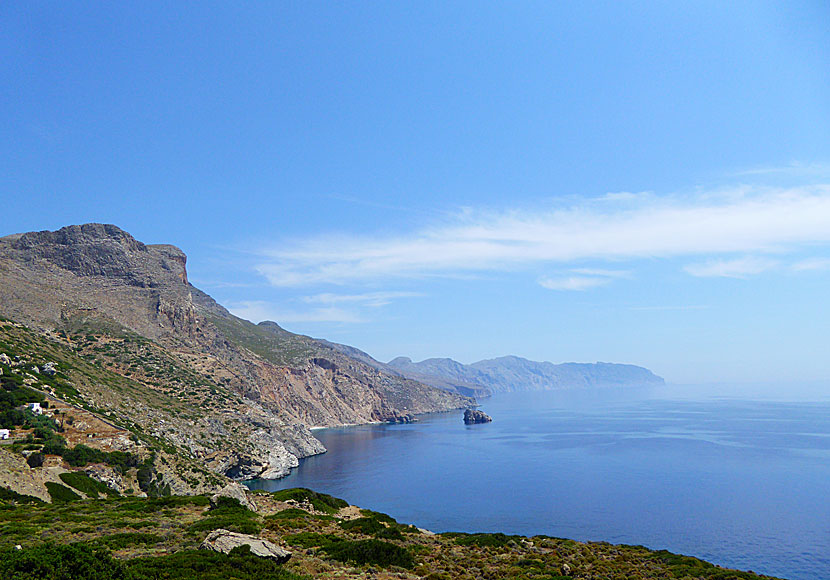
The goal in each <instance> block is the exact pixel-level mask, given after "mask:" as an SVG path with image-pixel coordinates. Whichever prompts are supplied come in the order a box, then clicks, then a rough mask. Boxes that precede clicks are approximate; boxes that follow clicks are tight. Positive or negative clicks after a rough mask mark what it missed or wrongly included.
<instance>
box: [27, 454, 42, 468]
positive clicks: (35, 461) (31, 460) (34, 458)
mask: <svg viewBox="0 0 830 580" xmlns="http://www.w3.org/2000/svg"><path fill="white" fill-rule="evenodd" d="M26 463H28V464H29V467H31V468H35V467H40V466H41V465H43V453H32V454H31V455H29V457H27V458H26Z"/></svg>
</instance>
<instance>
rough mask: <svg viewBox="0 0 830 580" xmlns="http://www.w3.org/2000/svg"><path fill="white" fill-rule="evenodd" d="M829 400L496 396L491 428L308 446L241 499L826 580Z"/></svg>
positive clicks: (697, 393) (367, 431) (379, 428)
mask: <svg viewBox="0 0 830 580" xmlns="http://www.w3.org/2000/svg"><path fill="white" fill-rule="evenodd" d="M824 387H826V386H824V385H817V386H816V385H814V388H813V391H812V392H811V393H804V392H803V391H800V392H802V394H800V395H798V396H796V395H795V394H794V391H793V389H792V388H774V389H771V390H766V391H763V392H762V391H760V390H755V391H753V392H752V395H751V396H749V397H747V394H746V393H747V391H746V387H735V388H729V387H724V386H718V387H707V388H703V387H695V386H673V387H657V388H644V389H633V390H625V391H623V390H614V389H600V390H590V391H586V390H579V391H577V390H571V391H567V390H566V391H547V392H525V393H511V394H504V395H500V396H496V397H493V398H490V399H487V400H484V401H483V405H482V409H483V410H485V411H486V412H487V413H488V414H490V415H491V416H492V417H493V419H494V421H493V423H489V424H483V425H464V423H463V421H462V419H461V414H460V413H446V414H436V415H427V416H423V417H421V420H420V422H418V423H415V424H409V425H365V426H357V427H348V428H341V429H327V430H321V431H316V432H315V435H316V436H317V437H318V438H319V439H320V440H321V441H322V442H323V443H324V444H325V446H326V447H327V448H328V450H329V451H328V453H326V454H324V455H320V456H315V457H310V458H307V459H305V460H302V461H301V463H300V467H299V469H297V470H295V471H294V472H293V473H292V474H291V475H289V476H288V477H286V478H284V479H282V480H276V481H253V482H249V485H250V487H253V488H264V489H269V490H276V489H282V488H288V487H310V488H312V489H315V490H319V491H322V492H326V493H331V494H333V495H335V496H338V497H343V498H345V499H347V500H348V501H350V502H351V503H353V504H359V505H371V506H373V508H374V509H377V510H381V511H384V512H388V513H390V514H392V515H393V516H395V517H396V518H398V519H399V520H401V521H406V522H412V523H414V524H416V525H418V526H421V527H424V528H427V529H431V530H434V531H447V530H455V531H494V532H495V531H500V532H506V533H516V534H523V535H533V534H547V535H551V536H558V537H568V538H573V539H579V540H600V541H608V542H611V543H625V544H643V545H645V546H647V547H650V548H655V549H663V548H665V549H669V550H671V551H674V552H679V553H685V554H691V555H695V556H699V557H701V558H704V559H707V560H709V561H712V562H715V563H718V564H721V565H724V566H729V567H735V568H740V569H745V570H746V569H752V570H754V571H755V572H759V573H765V574H771V575H776V576H780V577H784V578H790V579H793V580H808V579H816V578H828V577H830V557H828V554H830V524H828V522H830V503H828V501H827V482H828V481H830V461H828V460H830V399H828V397H827V395H823V394H822V393H826V392H827V391H828V390H827V389H826V388H824ZM738 393H740V394H741V396H742V397H743V398H742V399H741V400H739V399H738V398H736V395H737V394H738ZM781 393H786V395H782V394H781Z"/></svg>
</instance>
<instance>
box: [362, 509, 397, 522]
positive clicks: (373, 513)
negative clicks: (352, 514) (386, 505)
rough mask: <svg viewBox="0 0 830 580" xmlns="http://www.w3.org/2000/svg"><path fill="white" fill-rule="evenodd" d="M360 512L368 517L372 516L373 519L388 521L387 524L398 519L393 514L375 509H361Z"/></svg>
mask: <svg viewBox="0 0 830 580" xmlns="http://www.w3.org/2000/svg"><path fill="white" fill-rule="evenodd" d="M360 514H361V515H362V516H364V517H367V518H372V519H373V520H377V521H379V522H386V523H387V524H396V523H398V520H396V519H395V518H393V517H392V516H390V515H388V514H385V513H382V512H376V511H374V510H363V509H362V510H360Z"/></svg>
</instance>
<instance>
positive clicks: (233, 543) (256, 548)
mask: <svg viewBox="0 0 830 580" xmlns="http://www.w3.org/2000/svg"><path fill="white" fill-rule="evenodd" d="M240 546H248V547H250V549H251V554H253V555H254V556H259V557H260V558H269V559H271V560H275V561H276V562H277V563H279V564H284V563H285V562H288V560H289V559H290V558H291V552H289V551H288V550H284V549H282V548H280V547H279V546H277V545H276V544H273V543H271V542H269V541H268V540H262V539H260V538H258V537H256V536H249V535H247V534H239V533H237V532H229V531H228V530H223V529H218V530H213V531H212V532H211V533H210V534H208V537H207V538H205V541H204V542H202V545H201V546H200V547H201V548H202V549H204V550H213V551H214V552H221V553H222V554H228V553H229V552H230V551H231V550H233V549H234V548H238V547H240Z"/></svg>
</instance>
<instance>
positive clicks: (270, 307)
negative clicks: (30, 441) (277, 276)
mask: <svg viewBox="0 0 830 580" xmlns="http://www.w3.org/2000/svg"><path fill="white" fill-rule="evenodd" d="M227 308H228V310H229V311H230V312H231V313H232V314H233V315H235V316H238V317H239V318H244V319H245V320H250V321H252V322H262V321H263V320H273V321H276V322H279V323H285V322H338V323H346V324H353V323H358V322H366V320H364V319H363V318H361V317H360V316H358V315H357V314H355V313H354V312H351V311H348V310H344V309H342V308H338V307H335V306H325V307H321V308H312V309H310V310H306V311H292V310H284V309H282V308H279V307H277V306H276V305H274V304H272V303H271V302H267V301H264V300H243V301H240V302H231V303H230V304H228V305H227Z"/></svg>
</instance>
